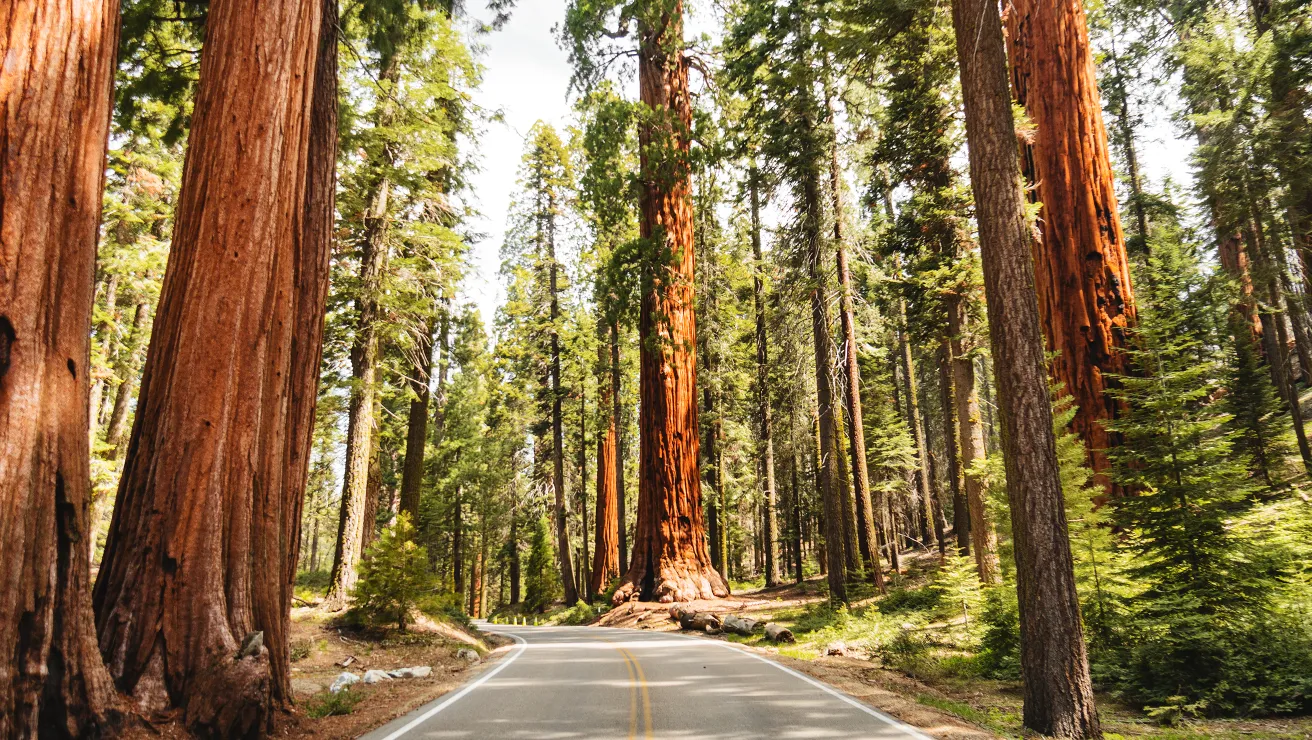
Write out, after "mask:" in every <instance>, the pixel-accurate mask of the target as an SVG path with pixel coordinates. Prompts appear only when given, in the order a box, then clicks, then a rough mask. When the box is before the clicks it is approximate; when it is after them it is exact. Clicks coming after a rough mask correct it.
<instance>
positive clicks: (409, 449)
mask: <svg viewBox="0 0 1312 740" xmlns="http://www.w3.org/2000/svg"><path fill="white" fill-rule="evenodd" d="M435 322H436V319H434V320H433V321H432V322H429V326H428V330H427V331H426V332H425V333H424V334H423V335H422V336H420V337H418V340H419V341H418V342H417V345H418V346H417V347H416V350H417V351H418V357H417V361H416V362H415V364H414V367H413V368H412V375H413V377H409V378H406V383H408V384H409V386H410V392H411V393H413V394H414V398H412V399H410V415H409V417H408V418H407V419H406V430H405V466H404V467H403V468H402V472H401V511H402V512H403V513H406V514H409V515H410V521H411V522H412V523H415V524H416V525H418V522H419V489H420V486H422V485H423V482H424V452H425V451H426V450H427V448H428V395H429V394H428V381H429V376H430V375H431V374H432V371H433V344H434V342H433V335H434V334H435V333H436V330H437V326H436V325H435Z"/></svg>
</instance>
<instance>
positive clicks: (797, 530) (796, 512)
mask: <svg viewBox="0 0 1312 740" xmlns="http://www.w3.org/2000/svg"><path fill="white" fill-rule="evenodd" d="M788 449H789V454H790V456H791V460H790V462H789V466H788V467H789V474H790V476H791V478H792V489H793V491H792V496H791V498H792V505H793V511H792V514H793V533H792V534H793V581H794V582H796V583H801V582H802V581H803V580H804V573H803V570H802V560H803V556H804V554H805V551H804V550H803V548H802V487H801V485H800V484H799V482H798V480H797V469H798V463H797V447H796V446H795V445H793V444H791V443H790V444H789V445H788Z"/></svg>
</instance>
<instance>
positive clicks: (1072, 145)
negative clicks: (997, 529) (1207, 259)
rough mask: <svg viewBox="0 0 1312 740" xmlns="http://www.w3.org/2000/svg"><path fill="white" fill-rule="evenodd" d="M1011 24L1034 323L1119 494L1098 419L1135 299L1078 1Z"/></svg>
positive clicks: (1033, 11) (1077, 422) (1105, 477)
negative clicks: (1030, 210) (1021, 118)
mask: <svg viewBox="0 0 1312 740" xmlns="http://www.w3.org/2000/svg"><path fill="white" fill-rule="evenodd" d="M1007 30H1008V45H1009V51H1010V56H1009V59H1010V61H1011V73H1012V91H1013V93H1014V94H1015V96H1016V102H1018V103H1019V104H1020V105H1022V106H1024V108H1025V110H1026V112H1027V113H1028V114H1029V117H1030V119H1031V120H1032V121H1033V122H1034V127H1035V138H1034V141H1033V143H1032V144H1022V146H1021V148H1022V149H1023V157H1022V169H1023V171H1024V174H1025V176H1026V178H1027V179H1028V181H1029V182H1030V183H1033V184H1034V186H1035V187H1034V190H1033V191H1032V197H1033V198H1035V199H1036V200H1037V201H1039V202H1042V203H1043V208H1042V210H1041V212H1040V213H1039V224H1040V229H1041V231H1042V238H1041V239H1040V240H1039V241H1038V242H1036V243H1035V244H1033V249H1034V266H1035V288H1036V289H1037V291H1038V299H1039V315H1040V317H1041V318H1042V321H1043V324H1042V329H1043V332H1044V336H1045V337H1046V338H1047V340H1048V349H1050V350H1051V351H1053V352H1057V353H1058V354H1057V357H1056V358H1055V359H1054V360H1053V362H1052V372H1053V376H1054V378H1055V379H1056V380H1057V381H1058V382H1059V383H1060V384H1061V385H1062V387H1063V392H1064V393H1067V394H1069V395H1071V396H1073V397H1074V398H1075V403H1076V404H1077V406H1078V410H1077V411H1076V414H1075V419H1074V421H1073V422H1072V426H1073V427H1074V429H1075V431H1076V432H1077V433H1078V434H1079V435H1080V437H1081V438H1082V439H1083V440H1084V445H1085V448H1086V450H1087V451H1088V457H1089V462H1090V464H1091V467H1092V468H1093V472H1094V477H1095V480H1097V481H1098V483H1099V484H1100V485H1101V486H1103V488H1104V490H1106V491H1107V493H1108V494H1109V495H1115V494H1117V493H1119V487H1118V486H1116V485H1115V484H1114V483H1113V482H1112V480H1111V479H1110V477H1109V470H1110V463H1109V461H1108V458H1107V452H1106V451H1107V450H1108V449H1109V448H1111V447H1113V446H1115V445H1116V444H1117V443H1118V440H1117V435H1115V434H1112V433H1111V432H1109V431H1108V430H1107V428H1106V427H1105V426H1104V424H1105V422H1106V421H1108V420H1110V419H1114V418H1115V417H1116V415H1117V413H1118V411H1119V407H1120V402H1118V401H1116V400H1115V399H1114V398H1113V397H1112V396H1111V395H1109V394H1108V393H1107V389H1108V387H1109V381H1110V377H1109V376H1111V375H1118V374H1119V375H1124V374H1125V373H1126V371H1127V370H1128V367H1129V366H1128V364H1127V362H1126V354H1125V351H1124V350H1125V329H1126V328H1127V327H1129V326H1133V325H1134V323H1135V306H1134V292H1133V290H1132V288H1131V286H1130V267H1129V258H1128V257H1127V255H1126V251H1125V240H1124V237H1123V236H1122V234H1121V221H1120V216H1119V215H1118V214H1119V202H1118V200H1117V198H1116V191H1115V182H1116V179H1115V176H1114V175H1113V173H1112V167H1111V157H1110V154H1109V151H1108V147H1107V131H1106V129H1105V128H1104V126H1103V120H1102V105H1101V103H1100V102H1099V100H1098V83H1097V75H1096V73H1095V70H1094V67H1093V56H1092V53H1091V52H1090V48H1089V31H1088V28H1087V26H1086V23H1085V16H1084V5H1083V3H1080V2H1074V0H1059V1H1056V2H1054V1H1052V0H1014V2H1013V4H1012V5H1011V6H1010V11H1009V12H1008V14H1007Z"/></svg>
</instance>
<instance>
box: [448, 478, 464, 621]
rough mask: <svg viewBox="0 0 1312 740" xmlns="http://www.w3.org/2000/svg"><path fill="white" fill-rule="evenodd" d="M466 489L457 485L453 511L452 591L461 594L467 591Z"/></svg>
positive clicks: (457, 594)
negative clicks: (465, 551)
mask: <svg viewBox="0 0 1312 740" xmlns="http://www.w3.org/2000/svg"><path fill="white" fill-rule="evenodd" d="M463 498H464V489H463V488H462V487H461V486H459V485H457V486H456V500H455V502H454V506H453V509H452V512H451V575H452V580H451V585H452V589H451V591H452V593H454V594H455V595H456V596H460V595H461V594H463V593H464V592H465V562H464V541H463V537H462V535H463V534H464V531H463V530H464V528H465V527H464V501H463V500H462V499H463Z"/></svg>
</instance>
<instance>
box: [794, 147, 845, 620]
mask: <svg viewBox="0 0 1312 740" xmlns="http://www.w3.org/2000/svg"><path fill="white" fill-rule="evenodd" d="M803 178H804V182H803V183H802V185H803V191H804V195H805V198H804V202H803V203H802V204H801V205H802V211H803V220H804V221H805V225H804V226H803V233H804V235H805V238H806V264H807V271H808V273H807V274H808V277H809V279H810V283H811V284H810V286H809V288H810V293H811V339H812V344H813V346H814V350H815V386H816V403H817V409H816V429H817V432H816V434H817V441H818V450H817V456H818V459H817V464H816V485H817V487H818V488H819V489H820V498H821V501H822V502H823V505H824V534H825V554H826V558H825V560H826V561H827V562H828V565H829V573H828V577H829V601H830V603H832V604H846V603H847V577H846V573H845V572H844V568H843V562H844V542H843V513H844V512H843V495H842V491H841V490H840V477H839V470H838V466H839V462H840V461H839V460H838V455H837V444H836V440H835V435H834V427H835V420H834V417H835V415H836V408H835V406H836V404H835V402H834V400H835V399H834V390H833V378H832V377H831V373H832V371H833V362H832V360H831V359H830V356H829V341H830V340H829V304H828V301H827V296H826V291H825V276H824V271H823V268H821V264H822V260H823V257H822V255H821V249H822V246H823V238H822V237H821V233H820V211H821V204H820V182H819V173H818V172H814V171H812V172H807V173H805V174H804V175H803Z"/></svg>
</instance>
